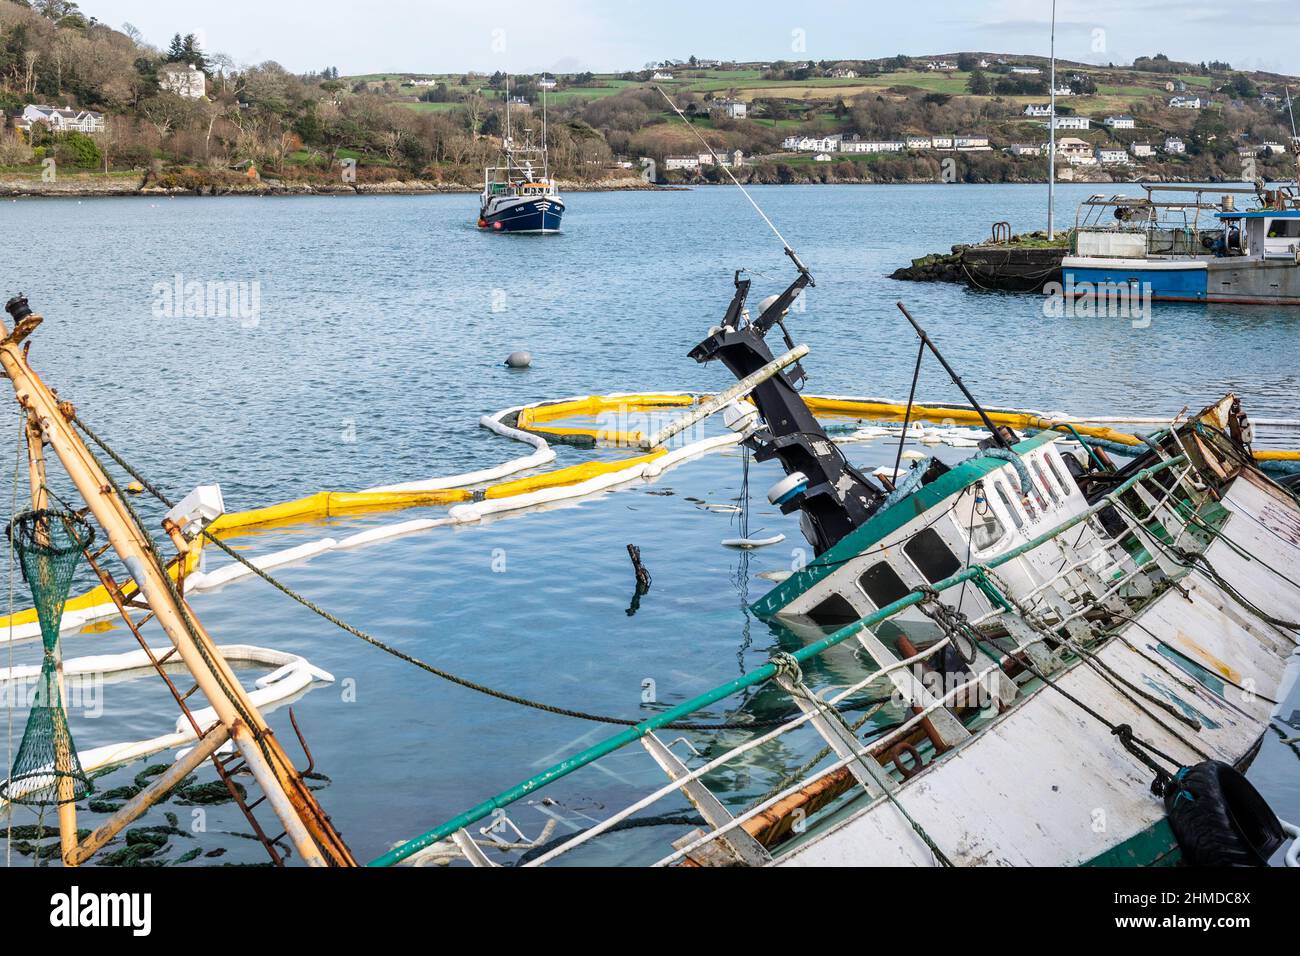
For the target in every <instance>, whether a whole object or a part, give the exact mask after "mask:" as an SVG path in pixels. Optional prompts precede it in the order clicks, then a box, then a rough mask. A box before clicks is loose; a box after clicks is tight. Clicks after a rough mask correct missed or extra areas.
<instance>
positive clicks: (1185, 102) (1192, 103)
mask: <svg viewBox="0 0 1300 956" xmlns="http://www.w3.org/2000/svg"><path fill="white" fill-rule="evenodd" d="M1169 105H1170V106H1171V107H1173V108H1174V109H1176V110H1199V109H1200V108H1201V98H1200V97H1199V96H1175V97H1174V98H1173V99H1171V100H1170V101H1169Z"/></svg>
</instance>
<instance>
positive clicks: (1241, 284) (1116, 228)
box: [1061, 184, 1300, 306]
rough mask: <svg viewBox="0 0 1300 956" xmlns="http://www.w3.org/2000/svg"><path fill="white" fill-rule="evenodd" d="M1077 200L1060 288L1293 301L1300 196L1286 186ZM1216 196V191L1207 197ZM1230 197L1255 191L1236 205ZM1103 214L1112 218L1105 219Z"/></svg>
mask: <svg viewBox="0 0 1300 956" xmlns="http://www.w3.org/2000/svg"><path fill="white" fill-rule="evenodd" d="M1143 188H1144V189H1145V190H1146V195H1145V196H1142V197H1130V196H1113V197H1110V198H1107V197H1104V196H1093V197H1090V198H1089V199H1087V200H1085V201H1084V202H1083V203H1082V204H1080V206H1079V213H1078V222H1077V224H1076V228H1075V233H1074V249H1073V251H1072V253H1073V254H1071V255H1068V256H1066V257H1065V258H1064V259H1063V260H1062V263H1061V269H1062V275H1063V286H1064V289H1065V292H1066V294H1067V295H1075V296H1079V295H1107V294H1110V293H1111V292H1113V291H1114V290H1121V291H1123V292H1124V293H1126V294H1130V293H1131V294H1135V295H1137V294H1146V295H1149V297H1150V299H1152V300H1155V301H1167V302H1220V303H1241V304H1248V305H1292V306H1293V305H1300V200H1298V198H1297V195H1296V193H1295V192H1294V190H1292V189H1288V188H1287V187H1284V186H1279V187H1276V188H1274V189H1264V188H1262V187H1261V188H1258V189H1256V188H1249V187H1217V188H1215V187H1202V186H1164V185H1154V184H1152V185H1146V186H1144V187H1143ZM1214 194H1221V198H1219V199H1217V200H1216V199H1213V198H1209V197H1210V196H1212V195H1214ZM1238 195H1247V196H1252V197H1255V196H1257V197H1258V200H1259V203H1258V206H1257V207H1256V208H1252V209H1243V210H1239V209H1237V208H1236V202H1235V198H1236V197H1237V196H1238ZM1108 220H1111V221H1108Z"/></svg>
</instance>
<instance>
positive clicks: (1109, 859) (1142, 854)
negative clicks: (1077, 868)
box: [1083, 817, 1181, 866]
mask: <svg viewBox="0 0 1300 956" xmlns="http://www.w3.org/2000/svg"><path fill="white" fill-rule="evenodd" d="M1180 855H1181V854H1180V853H1179V850H1178V841H1177V840H1176V839H1174V831H1173V830H1171V829H1170V828H1169V821H1168V820H1167V819H1166V818H1164V817H1161V818H1160V819H1159V820H1157V821H1156V822H1155V823H1153V824H1152V825H1151V826H1149V827H1147V828H1146V829H1145V830H1143V831H1142V832H1141V833H1138V834H1136V835H1135V836H1131V837H1129V838H1128V839H1127V840H1125V841H1124V842H1123V843H1121V844H1119V845H1118V846H1113V847H1111V848H1110V849H1109V850H1107V851H1106V852H1105V853H1102V854H1100V855H1098V856H1095V857H1093V858H1092V859H1091V860H1088V861H1087V862H1086V863H1084V864H1083V865H1084V866H1175V865H1177V863H1178V860H1179V857H1180Z"/></svg>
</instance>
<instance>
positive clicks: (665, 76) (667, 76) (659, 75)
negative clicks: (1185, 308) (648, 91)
mask: <svg viewBox="0 0 1300 956" xmlns="http://www.w3.org/2000/svg"><path fill="white" fill-rule="evenodd" d="M672 78H673V75H672V74H671V73H665V72H663V71H662V70H655V72H654V75H653V76H651V77H650V79H652V80H671V79H672Z"/></svg>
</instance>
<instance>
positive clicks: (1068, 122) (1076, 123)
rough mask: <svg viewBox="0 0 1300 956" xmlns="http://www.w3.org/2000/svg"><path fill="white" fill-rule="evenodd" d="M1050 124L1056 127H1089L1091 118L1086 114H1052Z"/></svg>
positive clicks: (1090, 126)
mask: <svg viewBox="0 0 1300 956" xmlns="http://www.w3.org/2000/svg"><path fill="white" fill-rule="evenodd" d="M1052 125H1053V126H1055V127H1056V128H1057V129H1091V128H1092V120H1090V119H1088V117H1086V116H1054V117H1053V118H1052Z"/></svg>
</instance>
